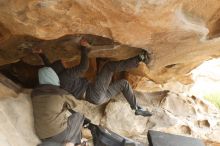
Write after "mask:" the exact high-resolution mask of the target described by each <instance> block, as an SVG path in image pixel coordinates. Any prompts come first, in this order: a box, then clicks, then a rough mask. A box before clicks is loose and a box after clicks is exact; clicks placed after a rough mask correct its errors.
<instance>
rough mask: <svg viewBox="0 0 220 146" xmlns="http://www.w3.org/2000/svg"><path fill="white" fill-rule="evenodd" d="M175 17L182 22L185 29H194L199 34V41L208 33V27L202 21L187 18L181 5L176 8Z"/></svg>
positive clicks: (204, 38) (205, 37)
mask: <svg viewBox="0 0 220 146" xmlns="http://www.w3.org/2000/svg"><path fill="white" fill-rule="evenodd" d="M176 17H177V19H178V20H180V22H181V23H182V25H181V26H182V27H184V28H185V29H187V30H191V31H195V32H197V33H198V34H200V35H201V41H204V40H206V39H207V35H208V33H209V29H208V28H207V27H206V26H205V24H204V23H203V22H196V21H193V20H192V19H190V20H189V18H187V16H186V15H185V14H184V12H183V11H182V7H180V8H179V9H177V10H176Z"/></svg>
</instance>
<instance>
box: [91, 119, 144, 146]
mask: <svg viewBox="0 0 220 146" xmlns="http://www.w3.org/2000/svg"><path fill="white" fill-rule="evenodd" d="M88 128H89V129H90V131H91V133H92V136H93V143H94V146H144V144H141V143H139V142H135V141H133V140H131V139H129V138H126V137H123V136H120V135H118V134H116V133H114V132H113V131H111V130H107V129H106V128H103V127H102V126H97V125H94V124H91V123H90V125H89V127H88Z"/></svg>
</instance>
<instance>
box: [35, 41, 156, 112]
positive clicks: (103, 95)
mask: <svg viewBox="0 0 220 146" xmlns="http://www.w3.org/2000/svg"><path fill="white" fill-rule="evenodd" d="M80 43H81V61H80V64H79V65H77V66H74V67H72V68H68V69H65V68H64V66H63V65H62V62H61V61H60V60H59V61H56V62H54V63H52V64H50V63H49V61H48V59H47V57H46V56H45V55H44V54H43V53H42V51H41V50H37V49H34V50H33V53H39V54H40V56H41V58H42V60H43V61H44V63H45V65H46V66H49V67H51V68H52V69H53V70H54V71H55V72H56V73H57V75H58V77H59V79H60V87H61V88H63V89H65V90H67V91H68V92H70V93H71V94H72V95H73V96H75V97H76V98H77V99H84V100H87V101H88V102H90V103H93V104H96V105H101V104H104V103H106V102H108V101H109V100H110V99H111V98H112V97H113V96H116V95H117V94H119V93H120V92H122V93H123V95H124V97H125V98H126V100H127V101H128V103H129V104H130V106H131V108H132V109H133V110H135V114H136V115H142V116H151V115H152V114H151V113H150V112H149V111H145V110H143V109H142V108H141V107H140V106H138V104H137V102H136V98H135V95H134V92H133V90H132V88H131V85H130V84H129V82H128V81H127V80H124V79H123V80H118V81H115V82H111V80H112V76H113V74H114V73H115V72H121V71H126V70H127V69H131V68H136V67H137V66H138V64H139V62H144V63H145V64H148V63H149V55H148V53H147V52H146V51H143V52H142V53H141V54H139V55H137V56H135V57H132V58H129V59H126V60H120V61H109V62H107V63H106V64H105V65H104V66H103V67H102V69H101V70H100V72H99V73H98V75H97V76H96V79H95V81H94V82H89V81H88V80H87V79H85V78H82V77H81V75H82V74H83V73H85V72H86V71H87V70H88V67H89V61H88V52H89V49H88V46H89V44H88V42H87V41H86V40H81V42H80ZM41 84H43V83H41Z"/></svg>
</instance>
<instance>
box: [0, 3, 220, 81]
mask: <svg viewBox="0 0 220 146" xmlns="http://www.w3.org/2000/svg"><path fill="white" fill-rule="evenodd" d="M219 8H220V2H219V1H218V0H184V1H182V0H127V1H121V0H114V1H108V0H104V1H103V0H95V1H91V0H81V1H78V0H65V1H59V0H40V1H38V0H11V1H6V0H2V1H1V2H0V44H1V46H0V56H1V57H0V65H3V64H8V63H11V62H16V61H18V60H19V59H20V58H22V57H24V56H28V57H29V59H28V60H31V59H32V58H33V56H32V57H31V56H30V55H29V54H28V51H27V50H25V49H24V48H25V47H27V48H28V47H33V46H35V45H36V43H37V44H38V45H39V44H41V45H40V46H41V47H42V48H43V49H44V51H45V52H46V53H47V54H50V58H51V59H52V60H54V59H57V58H61V57H63V58H65V59H70V58H71V59H72V60H74V59H76V56H77V54H79V53H78V51H77V49H76V46H75V45H76V44H74V41H71V40H68V39H65V36H68V35H76V34H92V35H98V36H102V37H106V38H109V39H111V40H113V42H118V43H120V44H123V45H122V46H120V45H119V46H118V47H112V48H111V49H109V50H108V51H106V50H102V51H101V52H100V51H94V52H93V53H91V54H90V57H107V58H112V59H122V58H126V57H127V58H128V57H131V56H132V55H133V56H134V55H135V54H137V51H134V50H135V48H143V49H146V50H148V51H149V52H150V53H151V59H152V60H151V63H150V65H149V67H148V68H146V67H144V65H141V66H140V67H139V68H138V69H137V70H136V71H133V72H132V73H134V72H136V73H137V72H139V74H140V75H141V76H145V77H148V78H150V79H151V80H154V81H156V82H165V81H167V80H168V79H170V78H176V79H178V80H180V81H182V80H184V79H185V78H186V77H188V75H187V73H189V72H190V71H191V70H192V69H193V68H195V67H196V66H198V65H199V64H200V63H201V62H202V61H204V60H207V59H210V58H213V57H218V56H219V55H220V49H219V44H220V40H219V38H218V36H219V33H220V30H219V28H218V25H219V15H218V13H219ZM63 37H64V39H63ZM43 40H44V41H43ZM45 40H48V41H45ZM52 40H53V41H52ZM42 41H43V42H44V43H42ZM76 42H77V41H76ZM118 43H116V44H118ZM57 44H58V45H57ZM104 44H106V42H105V43H104ZM128 46H130V47H128ZM132 47H135V48H132ZM9 54H10V55H9ZM73 56H74V57H73ZM140 72H141V73H140Z"/></svg>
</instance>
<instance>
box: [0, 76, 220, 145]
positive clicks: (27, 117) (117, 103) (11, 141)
mask: <svg viewBox="0 0 220 146" xmlns="http://www.w3.org/2000/svg"><path fill="white" fill-rule="evenodd" d="M0 77H1V78H0V82H1V86H0V90H6V91H7V92H1V95H0V105H1V106H0V114H1V116H0V129H1V130H0V137H1V138H0V145H4V146H20V145H21V146H32V145H33V146H34V145H36V144H37V143H39V139H38V138H37V136H36V135H35V132H34V128H33V115H32V105H31V101H30V90H22V88H20V87H19V86H17V85H15V84H14V83H13V82H11V81H10V80H8V79H7V78H5V77H4V76H2V75H1V76H0ZM6 83H7V84H6ZM172 85H173V87H176V85H177V84H176V83H174V82H173V83H172ZM180 85H181V84H179V85H177V86H178V87H180V89H181V90H183V89H184V86H185V85H182V88H181V86H180ZM167 86H169V87H171V83H170V84H169V85H167ZM167 86H164V87H162V88H161V89H163V88H164V89H166V88H167ZM171 89H172V88H171ZM174 91H175V90H173V91H172V90H171V92H170V93H169V94H168V96H166V94H164V93H163V92H154V93H141V92H135V94H136V96H137V100H138V102H139V103H141V105H142V106H143V107H144V108H147V109H149V110H150V111H151V112H152V113H153V116H152V117H150V118H144V117H142V116H135V115H134V111H132V110H131V109H130V106H129V105H128V103H127V102H126V101H125V98H124V97H123V96H122V95H121V94H120V95H118V96H116V97H114V98H113V99H112V100H111V101H110V102H109V103H108V104H106V105H103V106H94V105H92V104H90V103H88V102H86V101H79V100H75V102H76V103H77V106H76V107H75V110H76V111H78V112H81V113H84V114H85V115H86V116H87V117H89V118H90V119H91V120H92V122H93V123H96V124H101V125H103V126H104V127H106V128H109V129H111V130H113V131H115V132H116V133H118V134H121V135H124V136H127V137H130V138H133V139H136V140H138V141H140V142H143V143H147V137H146V136H147V134H146V133H147V131H148V129H153V130H159V131H164V132H168V133H173V134H180V135H186V136H191V137H196V138H202V139H205V140H209V141H210V142H209V145H210V146H215V145H214V144H211V143H212V142H211V141H217V142H220V141H219V134H220V133H219V132H220V117H219V113H220V111H219V110H217V109H216V108H215V107H213V106H210V105H208V104H206V103H205V102H204V101H202V100H200V99H198V98H196V97H191V96H188V95H186V94H184V93H181V92H180V91H177V92H178V93H177V92H174ZM9 131H10V132H9ZM85 136H86V137H87V138H91V137H90V136H91V135H90V134H89V133H87V134H86V135H85ZM207 145H208V144H207ZM216 145H217V144H216Z"/></svg>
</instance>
